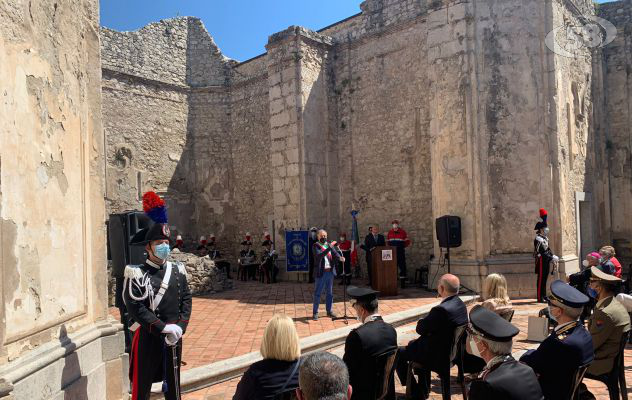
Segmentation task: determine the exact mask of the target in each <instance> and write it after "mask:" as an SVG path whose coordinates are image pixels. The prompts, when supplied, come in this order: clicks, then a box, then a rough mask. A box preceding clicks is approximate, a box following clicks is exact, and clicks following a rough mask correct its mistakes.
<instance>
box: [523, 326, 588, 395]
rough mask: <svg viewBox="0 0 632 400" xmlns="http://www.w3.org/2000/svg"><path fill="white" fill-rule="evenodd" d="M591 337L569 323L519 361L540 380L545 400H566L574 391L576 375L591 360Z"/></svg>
mask: <svg viewBox="0 0 632 400" xmlns="http://www.w3.org/2000/svg"><path fill="white" fill-rule="evenodd" d="M593 357H594V353H593V343H592V337H591V336H590V333H588V331H587V330H586V328H584V326H583V325H582V324H580V323H579V322H572V323H570V324H569V325H565V326H563V327H561V328H560V329H559V330H558V331H557V332H553V333H551V335H549V337H547V338H546V339H544V341H543V342H542V343H541V344H540V346H539V347H538V348H537V349H536V350H529V351H527V352H526V353H525V354H524V355H523V356H522V357H521V358H520V361H521V362H523V363H525V364H527V365H529V366H530V367H531V368H533V370H534V371H535V373H536V374H538V376H539V378H538V379H539V381H540V386H541V387H542V393H543V394H544V397H545V398H546V399H566V398H568V395H569V393H570V391H571V389H572V387H573V383H574V382H573V378H574V376H575V372H577V369H578V368H579V367H581V366H582V365H586V364H588V363H590V362H591V361H592V360H593Z"/></svg>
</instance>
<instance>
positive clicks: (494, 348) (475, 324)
mask: <svg viewBox="0 0 632 400" xmlns="http://www.w3.org/2000/svg"><path fill="white" fill-rule="evenodd" d="M519 332H520V331H519V330H518V328H516V327H515V326H513V325H512V324H510V323H509V322H507V320H506V319H504V318H502V317H501V316H499V315H498V314H496V313H495V312H493V311H490V310H488V309H486V308H485V307H483V306H481V305H477V306H474V308H473V309H472V311H471V312H470V325H469V326H468V342H467V351H468V353H470V354H473V355H475V356H477V357H480V358H482V359H483V360H485V363H486V365H485V369H484V370H483V372H482V373H481V375H480V376H479V377H478V379H475V380H473V381H472V384H471V386H470V395H469V399H470V400H543V399H544V396H542V390H541V389H540V384H539V383H538V377H537V376H536V375H535V372H533V369H531V367H529V366H528V365H526V364H523V363H521V362H519V361H516V360H515V359H514V358H513V357H512V356H511V349H512V346H513V337H514V336H516V335H517V334H518V333H519ZM551 361H554V360H551ZM558 398H559V399H561V398H562V397H555V399H558Z"/></svg>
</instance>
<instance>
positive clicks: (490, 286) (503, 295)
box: [481, 274, 513, 320]
mask: <svg viewBox="0 0 632 400" xmlns="http://www.w3.org/2000/svg"><path fill="white" fill-rule="evenodd" d="M481 297H482V300H483V304H482V306H483V307H485V308H487V309H489V310H490V311H493V312H495V313H496V314H498V315H500V316H501V317H503V318H505V319H506V320H510V319H511V317H512V316H513V312H512V310H513V308H512V306H511V300H509V295H508V294H507V280H506V279H505V277H504V276H502V275H500V274H489V275H488V276H487V278H485V281H484V282H483V293H482V296H481Z"/></svg>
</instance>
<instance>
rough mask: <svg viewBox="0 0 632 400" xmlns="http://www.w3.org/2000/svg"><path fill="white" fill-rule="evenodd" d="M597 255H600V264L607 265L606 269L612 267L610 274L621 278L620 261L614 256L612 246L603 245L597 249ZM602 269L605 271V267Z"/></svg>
mask: <svg viewBox="0 0 632 400" xmlns="http://www.w3.org/2000/svg"><path fill="white" fill-rule="evenodd" d="M599 255H600V256H601V260H602V263H601V264H602V265H608V267H607V269H608V270H610V269H612V270H613V271H614V273H613V274H612V275H614V276H616V277H617V278H621V272H622V271H621V263H620V262H619V260H617V259H616V257H615V251H614V247H612V246H603V247H602V248H601V249H599ZM603 270H604V272H607V271H606V268H603Z"/></svg>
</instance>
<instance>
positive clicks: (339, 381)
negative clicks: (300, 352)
mask: <svg viewBox="0 0 632 400" xmlns="http://www.w3.org/2000/svg"><path fill="white" fill-rule="evenodd" d="M296 397H298V400H349V399H350V398H351V385H349V372H348V371H347V366H346V365H345V363H344V362H343V361H342V360H341V359H340V358H339V357H337V356H335V355H333V354H331V353H327V352H325V351H318V352H315V353H312V354H310V355H308V356H305V359H304V360H303V362H302V363H301V368H300V371H299V388H298V389H296Z"/></svg>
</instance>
